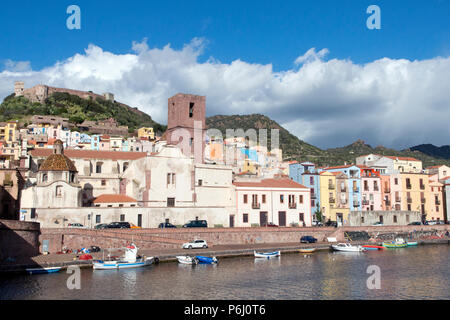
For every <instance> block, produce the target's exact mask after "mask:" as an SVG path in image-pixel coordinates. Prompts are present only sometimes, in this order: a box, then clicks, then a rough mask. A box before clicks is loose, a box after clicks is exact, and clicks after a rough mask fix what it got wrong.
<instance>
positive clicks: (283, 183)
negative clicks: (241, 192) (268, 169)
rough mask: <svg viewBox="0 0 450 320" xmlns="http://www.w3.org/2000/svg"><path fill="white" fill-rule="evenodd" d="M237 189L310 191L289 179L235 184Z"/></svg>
mask: <svg viewBox="0 0 450 320" xmlns="http://www.w3.org/2000/svg"><path fill="white" fill-rule="evenodd" d="M233 184H234V185H235V186H236V187H254V188H296V189H308V190H309V188H307V187H305V186H304V185H301V184H300V183H297V182H295V181H292V180H291V179H288V178H281V179H263V180H261V181H240V182H237V181H236V182H233Z"/></svg>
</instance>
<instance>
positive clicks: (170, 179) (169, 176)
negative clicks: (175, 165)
mask: <svg viewBox="0 0 450 320" xmlns="http://www.w3.org/2000/svg"><path fill="white" fill-rule="evenodd" d="M175 180H176V179H175V173H168V174H167V186H169V185H173V186H175Z"/></svg>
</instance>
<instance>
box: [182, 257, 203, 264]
mask: <svg viewBox="0 0 450 320" xmlns="http://www.w3.org/2000/svg"><path fill="white" fill-rule="evenodd" d="M177 260H178V262H179V263H181V264H191V265H192V264H198V260H197V259H196V258H192V257H187V256H177Z"/></svg>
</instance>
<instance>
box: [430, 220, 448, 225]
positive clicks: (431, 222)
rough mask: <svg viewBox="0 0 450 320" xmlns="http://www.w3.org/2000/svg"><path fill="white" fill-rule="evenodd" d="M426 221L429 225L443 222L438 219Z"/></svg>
mask: <svg viewBox="0 0 450 320" xmlns="http://www.w3.org/2000/svg"><path fill="white" fill-rule="evenodd" d="M427 222H428V224H429V225H430V226H434V225H436V224H444V223H443V222H442V221H438V220H431V221H427Z"/></svg>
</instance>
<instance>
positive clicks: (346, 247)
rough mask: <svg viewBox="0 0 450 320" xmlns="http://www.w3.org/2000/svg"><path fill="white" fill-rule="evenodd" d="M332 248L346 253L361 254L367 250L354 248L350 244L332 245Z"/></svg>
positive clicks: (358, 247) (360, 247)
mask: <svg viewBox="0 0 450 320" xmlns="http://www.w3.org/2000/svg"><path fill="white" fill-rule="evenodd" d="M331 248H333V250H335V251H344V252H361V251H364V250H365V249H364V248H363V247H362V246H352V245H351V244H350V243H338V244H333V245H331Z"/></svg>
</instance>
